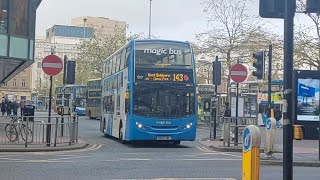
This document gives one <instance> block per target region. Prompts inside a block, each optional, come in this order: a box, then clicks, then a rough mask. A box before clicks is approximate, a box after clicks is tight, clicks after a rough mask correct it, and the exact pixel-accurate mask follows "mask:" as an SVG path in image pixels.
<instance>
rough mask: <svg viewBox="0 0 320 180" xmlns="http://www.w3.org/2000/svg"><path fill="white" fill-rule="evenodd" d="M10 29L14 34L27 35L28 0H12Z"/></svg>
mask: <svg viewBox="0 0 320 180" xmlns="http://www.w3.org/2000/svg"><path fill="white" fill-rule="evenodd" d="M10 10H11V16H10V31H11V33H12V34H15V35H19V36H27V33H28V0H11V9H10Z"/></svg>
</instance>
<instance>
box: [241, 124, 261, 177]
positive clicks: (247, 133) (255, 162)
mask: <svg viewBox="0 0 320 180" xmlns="http://www.w3.org/2000/svg"><path fill="white" fill-rule="evenodd" d="M242 140H243V142H242V143H243V146H242V148H243V149H242V180H259V179H260V144H261V133H260V129H259V128H258V127H257V126H254V125H249V126H247V127H246V128H245V129H244V131H243V137H242Z"/></svg>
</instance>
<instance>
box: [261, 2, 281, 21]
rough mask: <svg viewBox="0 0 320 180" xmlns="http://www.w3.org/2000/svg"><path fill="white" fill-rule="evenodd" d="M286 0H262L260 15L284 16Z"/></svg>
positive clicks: (268, 16)
mask: <svg viewBox="0 0 320 180" xmlns="http://www.w3.org/2000/svg"><path fill="white" fill-rule="evenodd" d="M284 2H285V1H284V0H260V2H259V15H260V16H261V17H262V18H281V19H283V18H284Z"/></svg>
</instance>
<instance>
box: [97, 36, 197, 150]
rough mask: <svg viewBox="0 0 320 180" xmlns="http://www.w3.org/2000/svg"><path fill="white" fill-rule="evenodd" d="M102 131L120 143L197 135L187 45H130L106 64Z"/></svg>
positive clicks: (142, 42) (150, 42)
mask: <svg viewBox="0 0 320 180" xmlns="http://www.w3.org/2000/svg"><path fill="white" fill-rule="evenodd" d="M101 102H102V103H101V116H102V117H101V120H100V131H101V132H103V133H104V134H105V135H109V136H113V137H116V138H118V139H119V141H120V142H122V143H124V142H128V141H167V142H172V143H174V144H180V142H181V141H193V140H195V136H196V124H197V115H196V112H197V97H196V73H195V60H194V54H193V51H192V48H191V46H190V44H189V43H187V42H178V41H168V40H132V41H130V42H129V43H128V44H126V45H125V46H123V47H122V48H121V49H119V50H118V51H116V52H115V53H114V54H113V55H111V56H110V57H108V58H107V59H106V60H105V61H104V67H103V79H102V101H101Z"/></svg>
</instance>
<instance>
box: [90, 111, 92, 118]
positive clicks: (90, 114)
mask: <svg viewBox="0 0 320 180" xmlns="http://www.w3.org/2000/svg"><path fill="white" fill-rule="evenodd" d="M89 119H92V117H91V111H89Z"/></svg>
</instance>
